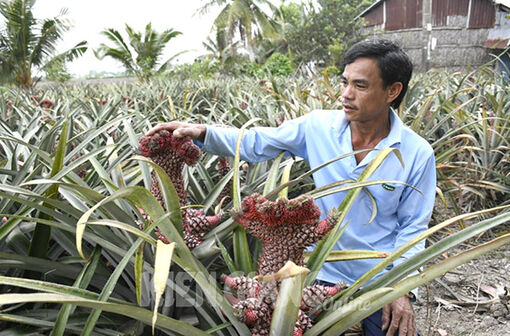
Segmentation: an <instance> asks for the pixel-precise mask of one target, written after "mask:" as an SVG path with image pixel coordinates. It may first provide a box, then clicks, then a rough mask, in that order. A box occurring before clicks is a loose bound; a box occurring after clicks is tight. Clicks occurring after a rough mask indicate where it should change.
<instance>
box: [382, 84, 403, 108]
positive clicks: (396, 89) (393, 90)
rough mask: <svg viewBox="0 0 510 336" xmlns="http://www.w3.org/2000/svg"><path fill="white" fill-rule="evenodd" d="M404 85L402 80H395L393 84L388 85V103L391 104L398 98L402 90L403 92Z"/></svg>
mask: <svg viewBox="0 0 510 336" xmlns="http://www.w3.org/2000/svg"><path fill="white" fill-rule="evenodd" d="M403 87H404V86H403V85H402V83H401V82H395V83H393V84H390V85H388V87H387V88H386V93H387V103H390V104H391V102H393V101H394V100H395V99H397V97H398V95H399V94H400V92H402V88H403Z"/></svg>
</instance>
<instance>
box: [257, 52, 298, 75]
mask: <svg viewBox="0 0 510 336" xmlns="http://www.w3.org/2000/svg"><path fill="white" fill-rule="evenodd" d="M264 70H266V72H269V73H270V74H271V75H273V76H289V75H291V74H292V73H293V72H294V69H293V68H292V65H291V63H290V59H289V58H288V57H287V56H286V55H283V54H281V53H279V52H275V53H274V54H272V55H271V57H269V59H268V60H267V61H266V64H265V65H264Z"/></svg>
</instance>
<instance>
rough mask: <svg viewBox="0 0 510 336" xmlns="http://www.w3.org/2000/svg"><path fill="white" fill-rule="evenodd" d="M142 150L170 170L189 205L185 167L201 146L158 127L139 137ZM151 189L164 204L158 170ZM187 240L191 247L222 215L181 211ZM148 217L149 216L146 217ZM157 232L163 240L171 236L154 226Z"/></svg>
mask: <svg viewBox="0 0 510 336" xmlns="http://www.w3.org/2000/svg"><path fill="white" fill-rule="evenodd" d="M139 151H140V153H141V154H142V155H143V156H145V157H149V158H151V159H152V161H154V163H156V164H157V165H159V166H160V167H161V168H163V170H164V171H165V172H166V173H167V174H168V176H169V177H170V179H171V180H172V183H173V184H174V186H175V189H176V190H177V194H178V196H179V200H180V203H181V206H185V205H188V200H187V196H188V194H187V192H186V188H185V186H184V180H183V176H182V170H183V168H184V165H185V164H186V165H194V164H195V163H197V162H198V160H199V159H200V149H199V148H198V147H197V146H196V145H195V144H193V142H192V141H191V139H190V138H189V137H185V138H176V137H174V136H173V134H172V132H170V131H167V130H162V131H159V132H158V133H155V134H154V135H152V136H144V137H142V138H141V139H140V143H139ZM151 193H152V194H153V195H154V196H155V197H156V198H157V200H158V201H159V202H160V203H161V205H162V206H163V208H164V207H165V204H164V201H163V195H162V194H161V190H160V186H159V183H158V180H157V177H156V175H155V173H154V172H153V174H152V186H151ZM182 217H183V228H184V240H185V242H186V244H187V245H188V247H189V248H194V247H196V246H198V245H200V244H201V242H202V240H201V239H202V238H203V236H204V235H205V234H206V233H207V232H208V231H209V230H210V228H211V227H212V226H214V225H216V224H218V222H219V221H220V220H221V215H216V216H206V215H205V214H204V212H203V211H202V210H197V209H186V210H183V211H182ZM146 219H147V218H146ZM155 231H156V235H157V236H158V238H159V239H161V240H162V241H163V242H168V239H167V238H166V237H165V236H164V235H163V234H162V233H161V232H160V230H159V229H158V228H156V229H155Z"/></svg>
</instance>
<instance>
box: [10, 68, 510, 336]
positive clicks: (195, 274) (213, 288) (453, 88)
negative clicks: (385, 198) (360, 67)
mask: <svg viewBox="0 0 510 336" xmlns="http://www.w3.org/2000/svg"><path fill="white" fill-rule="evenodd" d="M0 90H1V91H0V95H1V98H0V115H1V118H0V218H1V219H2V221H1V223H0V321H1V322H0V335H74V334H81V335H151V334H156V335H188V336H191V335H225V336H230V335H291V334H292V335H305V336H314V335H340V334H342V333H344V332H347V333H348V334H351V335H353V334H356V333H357V332H359V330H358V329H357V325H358V323H359V322H360V321H361V320H362V319H363V318H365V317H366V316H368V315H370V314H371V313H373V312H375V311H376V310H379V309H380V308H381V307H383V306H384V305H386V304H387V303H390V302H393V301H394V300H395V299H397V298H399V297H401V296H403V295H404V294H406V293H408V292H409V291H410V290H413V289H415V288H418V287H420V299H419V302H421V303H419V305H418V307H417V311H418V315H419V317H418V320H419V321H418V322H419V327H420V333H421V334H422V335H427V332H428V334H429V335H433V334H434V333H439V334H441V332H442V331H444V330H443V329H444V328H447V327H446V326H444V325H443V324H441V323H440V322H438V321H439V320H440V316H439V315H438V314H437V313H435V314H434V313H431V312H430V310H431V309H432V308H431V306H435V307H437V305H438V304H439V308H438V309H440V308H441V305H443V306H447V304H446V303H445V301H447V300H446V299H444V298H443V299H441V298H438V297H437V295H439V294H434V293H439V292H441V293H446V294H448V293H449V294H451V293H450V292H453V294H451V295H454V294H456V296H455V295H454V296H453V298H454V299H455V300H453V299H452V300H450V301H452V302H453V301H455V303H452V302H449V303H450V304H451V305H453V306H450V308H451V307H453V310H449V311H448V312H445V313H444V314H443V318H444V316H445V314H446V315H448V314H451V313H455V312H457V313H459V312H461V311H462V309H468V308H466V307H469V309H470V310H469V312H470V314H472V316H474V317H476V316H478V315H479V314H480V312H482V313H483V312H491V309H492V310H494V309H496V308H491V307H492V306H491V305H494V304H497V305H499V306H498V307H499V308H501V309H499V308H498V309H499V310H498V312H500V313H498V314H499V315H498V316H497V318H495V319H494V320H495V321H496V322H494V321H493V323H492V324H491V328H492V329H491V330H492V331H493V334H494V335H495V334H498V335H503V334H504V332H505V330H506V328H508V326H505V323H506V322H505V321H508V320H509V319H510V310H509V309H510V305H509V300H510V283H509V280H508V279H509V274H510V270H509V269H508V267H507V266H508V265H507V264H508V263H507V262H505V260H506V261H507V260H508V256H509V252H510V249H509V246H510V245H509V243H510V231H509V229H510V226H509V223H510V201H509V200H510V197H509V196H510V114H509V113H510V112H509V111H510V98H509V97H510V86H509V85H508V83H505V82H504V81H503V79H501V78H500V77H498V76H497V75H496V74H495V73H494V72H493V71H492V70H491V68H490V67H482V68H480V69H477V70H475V71H472V72H469V73H451V74H448V73H445V72H434V71H429V72H427V73H425V74H417V75H415V77H414V78H413V80H412V82H411V84H410V87H409V91H408V93H407V95H406V98H405V99H404V101H403V103H402V105H401V106H400V108H399V110H398V111H397V112H398V114H399V116H400V118H401V119H402V120H403V121H404V123H405V124H406V125H407V126H408V127H410V128H411V129H413V130H414V131H415V132H416V133H418V134H419V135H421V136H422V137H423V138H425V139H426V140H427V141H428V142H429V143H430V144H431V145H432V147H433V149H434V151H435V156H436V168H437V176H438V185H437V200H436V209H435V211H434V214H433V218H432V221H431V223H430V225H429V229H428V230H427V231H425V232H424V233H423V234H421V235H419V236H418V237H416V238H415V239H413V240H411V241H409V242H408V243H407V244H405V245H403V246H401V247H400V248H398V249H397V250H395V251H391V253H390V252H388V251H334V250H333V245H334V243H335V242H336V241H337V240H338V238H339V237H340V235H341V234H342V232H343V229H345V227H346V226H347V225H348V222H347V223H346V222H344V218H345V215H346V214H347V213H348V212H349V211H353V212H355V211H356V208H355V207H353V203H354V200H355V198H356V197H357V195H358V194H359V193H361V192H368V191H367V188H366V187H367V186H369V185H373V184H381V183H384V182H385V181H381V180H372V179H371V175H372V173H373V172H374V171H376V170H377V168H378V166H379V165H380V164H381V163H382V162H383V161H384V160H385V159H386V158H387V157H388V156H391V155H399V154H398V151H394V150H381V151H380V153H378V154H377V156H376V158H375V159H374V160H373V161H372V162H371V163H370V164H369V165H368V166H367V168H366V169H365V171H364V172H363V173H362V174H361V176H360V178H359V179H358V180H357V181H337V182H335V183H333V184H331V185H328V186H326V187H322V188H315V187H314V185H313V180H312V177H311V176H312V174H313V173H314V171H316V170H317V169H320V168H321V167H318V168H315V169H310V167H308V166H307V163H306V162H305V161H304V160H302V159H301V158H298V157H292V156H288V155H285V154H284V153H282V154H281V155H279V156H277V157H275V158H274V159H272V160H270V161H264V162H258V163H248V162H243V161H242V160H241V159H240V157H239V148H237V151H236V155H235V156H234V157H218V156H215V155H211V154H209V153H206V152H202V151H201V150H200V149H199V148H198V147H197V146H196V145H195V144H194V143H193V142H192V141H191V140H190V139H186V138H184V139H175V138H173V137H172V134H171V132H165V131H161V132H159V133H156V134H154V135H152V136H146V135H145V134H146V133H147V132H148V131H149V130H150V129H151V128H152V127H154V126H155V125H156V124H158V123H160V122H167V121H170V120H179V121H184V122H190V123H202V124H217V125H225V126H233V127H237V128H240V129H241V130H245V129H248V128H250V127H253V126H254V125H257V126H278V125H280V124H281V123H283V122H285V121H286V120H290V119H294V118H296V117H299V116H301V115H304V114H306V113H308V112H309V111H311V110H317V109H340V108H341V103H340V102H339V99H338V98H339V96H340V83H339V80H338V78H336V77H333V76H331V77H329V76H328V75H327V73H325V74H324V75H322V76H321V77H316V78H304V77H298V76H296V77H286V78H278V77H276V78H254V77H236V78H232V77H221V76H220V77H217V78H212V79H199V80H197V79H195V80H190V79H182V78H177V77H175V78H162V79H154V80H151V81H145V82H141V83H137V82H131V81H130V82H120V83H112V84H108V83H104V84H94V85H88V84H79V85H73V84H66V85H63V84H62V85H45V86H39V87H36V88H35V89H31V90H21V89H14V88H12V89H11V88H6V87H3V88H0ZM238 147H239V146H238ZM350 155H353V153H344V154H343V155H342V156H340V157H338V158H336V159H334V160H332V161H330V162H326V163H324V165H327V164H330V163H331V162H333V161H336V160H342V159H343V158H345V157H348V156H350ZM324 165H323V166H324ZM337 192H347V197H345V199H344V201H343V202H342V204H338V208H337V209H335V210H333V211H332V212H330V213H329V214H322V215H323V218H324V217H325V218H324V219H322V220H321V219H320V218H321V214H320V211H319V209H318V208H317V206H316V205H315V204H314V200H316V199H318V198H321V197H325V196H327V195H330V194H332V193H337ZM376 211H377V207H376V206H374V207H373V212H374V215H375V212H376ZM368 225H370V224H368ZM423 240H426V241H427V245H428V247H427V248H426V249H425V250H424V251H423V252H421V253H419V254H417V255H415V256H413V257H412V258H409V259H407V260H405V261H404V262H403V263H401V264H399V266H397V267H394V268H392V269H391V270H389V271H388V272H386V273H384V275H382V276H380V277H378V278H377V279H375V280H373V278H374V277H375V276H376V275H377V274H378V273H379V272H380V271H382V270H384V269H385V268H386V267H388V266H389V265H391V264H392V263H393V261H395V260H397V259H398V258H400V257H401V256H402V255H403V254H404V253H405V252H406V251H408V250H409V249H411V248H412V247H413V246H414V245H415V244H417V243H419V242H422V241H423ZM313 244H315V248H314V249H313V251H309V250H308V247H309V246H312V245H313ZM487 256H501V257H500V258H499V259H497V260H502V261H501V262H500V263H499V264H497V265H500V266H497V267H496V266H494V265H495V264H491V267H488V268H487V269H485V268H484V267H482V266H481V264H477V269H478V271H479V272H481V273H484V272H486V273H487V275H486V279H491V281H496V282H497V283H491V284H490V285H491V286H492V287H491V286H489V285H486V284H485V283H482V280H483V279H480V282H479V283H477V285H478V291H477V292H476V293H475V294H476V297H469V299H470V300H468V296H469V295H471V294H473V293H471V292H466V293H463V294H462V295H461V294H459V293H455V292H456V288H457V287H456V286H453V285H452V284H456V285H458V288H460V286H461V285H460V283H461V281H462V279H461V280H459V279H458V278H455V274H458V273H455V272H459V270H466V271H469V270H472V268H473V267H474V266H473V263H475V262H476V260H488V259H484V258H488V257H487ZM361 258H372V259H378V260H380V262H379V263H378V264H377V265H376V266H375V267H374V268H373V269H371V270H370V271H368V272H367V273H366V274H364V275H363V276H362V277H361V278H359V279H358V280H357V281H356V282H355V283H353V284H351V285H350V286H346V285H345V284H342V283H339V284H337V285H336V286H335V287H325V286H322V285H320V284H316V283H314V280H315V276H316V275H317V272H318V270H319V269H320V268H321V266H322V265H323V264H324V263H327V262H331V261H341V260H351V259H361ZM491 260H492V259H491ZM492 266H494V267H492ZM470 267H471V268H470ZM505 267H506V268H505ZM416 270H419V272H416ZM501 270H503V272H502V273H498V272H499V271H501ZM449 271H453V272H450V273H448V272H449ZM493 273H497V274H499V275H500V277H499V278H498V277H495V276H491V274H493ZM445 274H446V275H445ZM452 274H453V275H454V276H453V278H452ZM448 276H449V277H450V278H448ZM445 277H446V278H445ZM459 277H460V276H459ZM445 279H446V280H445ZM448 279H449V280H452V279H453V280H452V281H450V282H448V281H449V280H448ZM477 279H478V278H477ZM477 281H478V280H477ZM447 283H449V285H448V284H447ZM429 284H431V285H430V286H429ZM484 286H485V287H484ZM488 287H490V288H492V289H493V291H491V290H489V289H487V288H488ZM480 288H482V292H484V293H492V294H491V295H490V296H489V298H490V300H492V301H490V302H489V304H487V303H486V301H487V300H483V297H482V294H480ZM484 288H485V289H486V290H485V291H484V290H483V289H484ZM434 290H435V292H434ZM430 291H433V293H432V294H431V293H430ZM446 294H445V295H446ZM479 294H480V295H479ZM473 295H474V294H473ZM487 295H488V294H487ZM434 298H437V300H435V299H434ZM441 300H442V301H441ZM424 302H428V303H427V306H425V303H424ZM465 302H470V304H469V305H468V304H464V303H465ZM455 305H456V306H457V307H460V308H457V307H454V306H455ZM475 306H477V308H478V306H484V307H485V308H486V309H485V310H484V309H478V313H477V312H476V310H477V309H474V311H473V310H471V309H472V308H473V307H475ZM505 309H506V310H505ZM477 314H478V315H477ZM470 316H471V315H470ZM500 317H501V319H499V318H500ZM436 318H437V320H436ZM446 319H448V318H446ZM498 321H500V322H498ZM505 327H506V328H505ZM455 328H457V329H454V330H455V331H456V332H457V333H458V334H459V335H460V334H461V331H462V330H461V329H459V328H460V327H455ZM471 331H473V330H471ZM479 331H480V332H483V330H479ZM449 332H451V331H449Z"/></svg>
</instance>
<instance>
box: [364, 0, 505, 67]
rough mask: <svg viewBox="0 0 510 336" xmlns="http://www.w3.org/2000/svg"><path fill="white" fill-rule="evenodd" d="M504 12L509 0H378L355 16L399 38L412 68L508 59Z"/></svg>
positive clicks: (374, 32)
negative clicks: (497, 58)
mask: <svg viewBox="0 0 510 336" xmlns="http://www.w3.org/2000/svg"><path fill="white" fill-rule="evenodd" d="M509 16H510V0H379V1H376V2H375V3H374V4H373V5H371V6H370V7H368V8H367V9H366V10H365V11H363V12H362V13H361V14H360V15H359V16H358V17H363V18H364V19H365V20H366V21H367V26H366V28H365V34H367V35H370V36H378V37H382V38H387V39H390V40H392V41H396V42H398V43H399V44H400V45H401V46H402V47H403V48H404V49H405V50H406V52H407V53H408V54H409V55H410V56H411V58H412V60H413V63H414V65H415V67H416V69H417V70H419V71H420V70H421V71H424V70H427V69H430V68H434V69H448V70H452V71H456V70H459V69H466V68H468V67H474V66H479V65H482V64H484V63H486V62H488V61H490V60H492V59H494V56H493V55H502V58H501V59H502V61H505V60H508V49H507V48H508V47H509V41H510V18H509ZM505 52H506V53H505ZM500 68H501V67H500ZM502 69H504V67H503V68H502Z"/></svg>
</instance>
